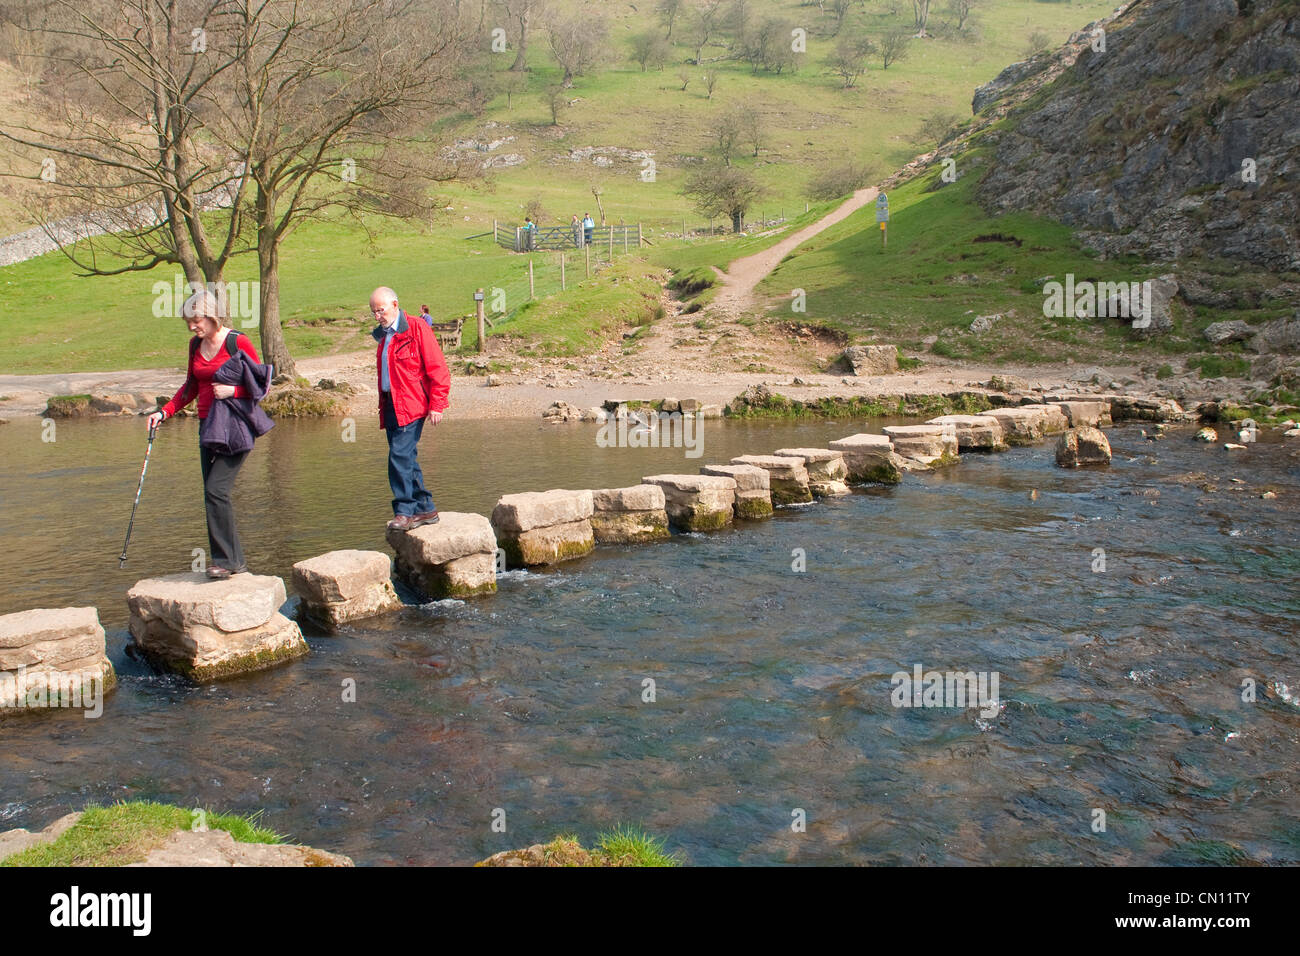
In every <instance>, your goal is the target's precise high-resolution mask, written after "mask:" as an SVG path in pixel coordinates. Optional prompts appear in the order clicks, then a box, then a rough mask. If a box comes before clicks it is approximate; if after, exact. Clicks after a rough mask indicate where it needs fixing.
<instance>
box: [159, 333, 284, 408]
mask: <svg viewBox="0 0 1300 956" xmlns="http://www.w3.org/2000/svg"><path fill="white" fill-rule="evenodd" d="M235 347H236V348H238V349H239V350H240V351H241V352H245V353H247V355H248V357H249V358H251V359H252V360H253V361H254V362H257V363H258V364H259V365H260V364H261V362H262V360H261V359H260V358H258V357H257V350H256V349H254V348H253V343H252V342H250V341H249V339H248V336H247V335H245V334H244V333H243V332H240V333H239V334H238V337H237V338H236V339H235ZM230 358H231V355H230V353H229V352H227V351H226V343H225V341H224V340H222V343H221V351H219V352H218V353H217V354H216V356H215V357H214V358H213V359H212V360H211V361H209V360H208V359H205V358H204V357H203V349H202V347H199V348H196V349H195V350H194V357H193V358H192V359H190V367H189V374H188V375H187V376H186V378H185V384H184V385H182V386H181V387H180V388H179V389H178V390H177V392H176V394H175V395H173V396H172V400H171V401H170V402H168V403H167V404H166V405H164V406H163V407H162V411H163V414H164V415H166V416H167V417H168V418H171V417H172V416H173V415H175V414H176V413H177V412H178V411H180V410H181V409H182V408H184V407H185V406H186V405H188V404H189V403H190V402H192V401H194V399H195V398H196V397H197V398H198V400H199V418H207V417H208V409H209V408H211V407H212V402H213V395H212V376H213V375H215V374H217V369H219V368H221V366H223V365H225V364H226V362H228V361H230ZM234 397H235V398H247V397H248V395H247V393H246V392H245V391H244V388H243V386H242V385H236V386H235V394H234Z"/></svg>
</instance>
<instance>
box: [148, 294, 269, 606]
mask: <svg viewBox="0 0 1300 956" xmlns="http://www.w3.org/2000/svg"><path fill="white" fill-rule="evenodd" d="M220 315H221V312H220V304H219V303H218V301H217V297H216V296H215V295H213V294H212V293H211V292H209V291H207V290H206V289H205V290H201V291H199V292H196V293H194V294H193V295H192V296H190V297H189V298H188V299H186V300H185V305H183V306H182V307H181V317H182V318H183V319H184V320H185V324H186V325H187V326H188V327H189V330H190V332H191V333H193V335H194V338H192V339H190V359H189V364H188V365H187V366H186V376H185V384H184V385H182V386H181V387H180V388H179V389H178V390H177V392H176V394H175V395H173V396H172V400H171V401H170V402H168V403H167V404H166V405H164V406H163V407H162V409H160V410H159V411H156V412H154V413H153V414H152V415H150V416H149V420H148V425H149V427H150V428H153V427H155V426H157V425H160V424H162V423H163V422H165V421H166V420H167V419H169V418H171V417H172V416H173V415H175V414H176V413H177V412H178V411H180V410H181V409H182V408H184V407H185V406H186V405H188V404H189V403H190V402H192V401H194V399H196V398H197V399H198V400H199V409H198V411H199V419H200V420H203V419H206V418H207V417H208V414H209V413H210V412H211V411H212V406H213V404H214V403H215V402H219V401H224V400H226V399H231V398H247V397H249V396H248V393H247V392H246V391H245V389H244V388H243V387H242V386H237V385H222V384H220V383H214V382H213V380H212V379H213V376H214V375H215V374H216V373H217V369H219V368H221V366H223V365H225V364H226V362H228V361H230V359H231V358H233V357H234V355H235V353H236V351H239V352H243V353H244V354H245V355H247V356H248V357H249V358H251V359H252V360H253V362H255V363H257V364H261V359H259V358H258V357H257V350H256V349H254V348H253V343H252V342H250V341H249V339H248V336H247V335H244V333H242V332H236V331H235V330H234V329H228V328H226V327H225V325H224V324H223V323H222V321H221V318H220ZM247 457H248V452H247V451H243V452H239V453H238V454H233V455H225V454H221V453H220V452H217V451H214V450H213V449H211V448H206V447H204V446H203V445H200V446H199V467H200V469H201V470H202V472H203V504H204V509H205V511H206V514H207V521H208V570H207V575H208V577H209V578H212V579H214V580H224V579H226V578H229V577H230V576H231V575H232V574H243V573H244V572H246V571H247V570H248V565H247V564H246V563H245V561H244V549H243V548H242V547H240V544H239V534H238V532H237V531H236V530H235V509H234V505H233V504H232V503H231V500H230V492H231V489H232V488H233V487H234V485H235V476H236V475H238V474H239V469H240V467H241V466H242V465H243V464H244V459H245V458H247Z"/></svg>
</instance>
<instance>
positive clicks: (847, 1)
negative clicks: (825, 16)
mask: <svg viewBox="0 0 1300 956" xmlns="http://www.w3.org/2000/svg"><path fill="white" fill-rule="evenodd" d="M852 6H853V0H831V14H832V15H833V16H834V17H835V29H834V30H832V31H831V36H833V37H837V36H839V35H840V30H842V29H843V28H844V18H845V17H847V16H848V15H849V9H850V8H851V7H852Z"/></svg>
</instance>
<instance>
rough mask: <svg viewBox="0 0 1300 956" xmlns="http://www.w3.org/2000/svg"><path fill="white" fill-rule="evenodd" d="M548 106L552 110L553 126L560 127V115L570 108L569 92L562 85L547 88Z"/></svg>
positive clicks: (557, 84)
mask: <svg viewBox="0 0 1300 956" xmlns="http://www.w3.org/2000/svg"><path fill="white" fill-rule="evenodd" d="M546 105H547V106H549V107H550V108H551V125H552V126H559V125H560V113H561V111H563V110H566V109H568V108H569V91H568V90H566V89H565V88H564V85H563V84H561V83H556V84H554V85H553V86H548V87H547V88H546Z"/></svg>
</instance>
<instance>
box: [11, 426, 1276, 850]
mask: <svg viewBox="0 0 1300 956" xmlns="http://www.w3.org/2000/svg"><path fill="white" fill-rule="evenodd" d="M368 424H369V423H367V422H364V421H363V422H362V423H361V424H360V427H359V429H358V434H357V441H356V442H355V443H345V442H343V441H341V440H340V434H341V432H340V429H339V427H338V424H337V423H319V422H317V423H291V422H290V423H281V424H280V425H278V426H277V428H276V429H275V430H274V431H273V432H272V433H271V434H270V435H269V436H268V437H267V439H266V440H264V441H263V442H261V443H259V445H258V448H257V449H256V451H255V452H254V453H253V455H252V456H251V457H250V459H249V463H248V465H247V466H246V467H245V470H244V473H243V474H242V475H241V477H240V480H239V484H238V487H237V507H238V510H239V515H240V527H241V532H242V534H243V536H244V547H245V551H246V552H247V553H248V555H249V559H250V563H253V564H254V569H255V570H258V571H263V572H267V573H275V574H281V575H285V576H286V577H287V574H288V570H289V567H290V565H291V564H292V563H293V562H294V561H297V560H301V559H302V558H305V557H309V556H311V555H314V554H319V553H321V552H323V551H326V550H330V549H332V548H346V547H359V548H370V549H381V550H382V549H384V543H383V535H382V531H383V523H384V521H385V520H386V519H387V517H388V516H389V514H390V509H389V506H388V498H389V492H388V488H387V482H386V479H385V471H384V451H385V445H384V441H383V435H382V433H381V432H380V431H379V430H378V429H377V428H374V429H372V428H370V427H368ZM708 424H710V425H712V426H713V427H712V428H711V429H708V430H706V432H705V437H704V441H705V445H704V451H705V454H704V456H703V457H702V458H700V459H690V460H688V459H685V458H684V457H683V456H682V451H681V449H637V450H632V449H602V448H598V447H597V446H596V445H595V441H594V432H595V429H594V428H593V427H591V426H566V427H564V428H555V427H550V426H548V427H546V428H544V429H543V428H539V427H538V426H536V425H535V424H533V423H531V422H489V423H466V422H456V421H454V420H449V421H447V422H445V423H444V424H443V425H440V426H439V427H438V428H437V429H436V430H435V431H434V432H431V433H428V434H429V435H430V436H431V437H433V438H434V439H435V440H434V441H430V440H429V439H428V438H426V440H425V442H424V443H423V446H424V447H423V458H424V468H425V474H426V475H427V476H428V478H429V482H430V487H431V488H432V490H433V492H434V495H435V499H436V501H437V504H438V507H439V508H440V509H442V510H448V511H478V512H482V513H487V512H489V511H490V509H491V507H492V505H493V503H494V502H495V501H496V499H497V498H498V497H499V496H500V495H502V494H505V493H509V492H513V491H523V490H534V489H544V488H550V487H605V486H610V485H622V484H631V483H635V482H636V481H637V480H638V479H639V477H640V476H641V475H646V474H653V473H657V472H663V471H688V472H693V471H695V470H696V469H697V468H698V466H699V465H700V464H703V463H705V462H709V461H725V460H727V459H728V458H730V457H731V456H733V455H735V454H740V453H745V452H754V453H762V452H769V451H771V450H772V449H775V448H778V447H782V446H785V445H815V444H822V443H823V442H825V441H826V440H827V439H830V438H835V437H840V436H842V435H845V434H849V433H852V432H855V431H860V430H863V429H862V426H861V424H860V423H839V424H817V425H803V426H791V425H738V424H735V423H727V424H726V425H723V424H721V423H708ZM876 424H878V423H873V426H874V425H876ZM1190 435H1191V431H1185V432H1184V431H1175V432H1174V433H1172V434H1171V437H1169V438H1167V439H1166V440H1165V441H1163V442H1160V443H1156V444H1151V443H1146V442H1143V441H1142V439H1141V437H1140V435H1139V434H1138V433H1137V431H1136V429H1127V428H1120V429H1116V430H1114V431H1112V432H1111V438H1112V442H1113V444H1114V447H1115V450H1116V458H1115V463H1114V465H1113V466H1112V468H1111V469H1109V470H1105V471H1081V472H1066V471H1062V470H1059V469H1056V468H1055V467H1053V466H1052V463H1051V446H1050V445H1041V446H1038V447H1036V448H1028V449H1017V450H1014V451H1011V452H1008V453H1006V454H1002V455H997V456H978V455H968V456H964V457H963V460H962V463H961V464H960V465H959V466H957V467H956V468H953V469H949V470H948V471H946V472H944V473H941V474H936V475H928V476H916V475H913V476H909V477H908V478H907V479H906V480H905V482H904V484H903V485H901V486H899V487H898V488H895V489H882V488H876V489H861V490H858V491H857V492H856V493H855V494H853V495H852V496H850V497H848V498H844V499H839V500H835V501H828V502H821V503H818V504H816V505H814V506H810V507H806V508H800V509H789V510H785V511H782V512H781V513H779V514H778V516H777V517H776V518H775V519H773V520H771V521H768V522H762V523H756V524H747V525H743V526H741V527H739V528H738V529H736V530H732V531H725V532H721V533H718V534H712V535H683V536H676V537H674V538H673V539H672V540H671V541H668V542H664V543H661V544H658V545H653V546H643V547H611V548H602V549H599V550H598V551H597V552H596V553H595V554H594V555H592V556H590V557H588V558H585V559H583V560H581V561H577V562H572V563H569V564H567V565H564V566H563V567H562V568H561V569H559V570H557V571H549V572H542V573H511V574H509V575H506V576H505V577H504V578H503V579H502V581H501V587H500V593H499V594H497V595H496V596H495V597H490V598H487V599H483V600H476V601H473V602H470V603H462V602H455V601H449V602H441V603H438V604H433V605H428V606H424V607H418V606H409V607H407V608H406V609H405V610H404V611H403V612H401V613H400V614H398V615H395V616H393V617H390V618H385V619H381V620H378V621H375V622H370V623H368V624H367V625H365V626H360V627H354V628H352V629H350V630H348V631H347V632H346V633H344V634H342V635H340V636H337V637H332V638H331V637H318V636H311V635H309V641H310V643H311V645H312V651H313V653H312V656H311V657H309V658H307V659H304V660H302V661H299V662H296V663H293V664H291V665H288V666H285V667H282V668H279V669H276V670H273V671H269V672H266V673H263V674H258V675H253V676H250V677H247V678H243V679H240V680H236V681H231V682H228V683H223V684H219V685H215V686H208V687H202V688H196V687H190V686H187V685H185V684H184V683H182V682H180V681H178V680H176V679H174V678H171V677H159V676H154V675H152V674H150V673H148V672H147V670H146V669H145V668H143V667H142V666H141V665H139V664H137V663H135V662H134V661H132V660H131V659H130V658H128V657H127V656H126V655H125V653H124V647H125V644H126V642H127V639H128V636H127V634H126V632H125V630H124V628H125V619H126V608H125V599H124V594H125V591H126V589H127V588H128V587H129V586H130V585H131V584H132V583H133V582H134V581H135V580H137V579H138V578H141V577H145V576H149V575H153V574H158V573H169V572H174V571H180V570H185V569H187V568H188V566H189V564H190V561H191V549H192V548H195V547H202V546H204V545H205V544H206V536H205V534H204V529H203V514H202V506H201V486H200V480H199V469H198V462H197V449H196V442H197V428H196V426H195V423H193V422H179V421H178V422H170V423H168V424H167V425H165V426H164V427H163V429H162V430H161V432H160V437H159V440H158V441H157V442H156V443H155V447H154V456H153V459H152V461H151V463H150V466H149V476H148V478H147V480H146V485H145V492H144V497H143V499H142V501H141V505H140V513H139V516H138V517H137V520H136V530H135V534H134V540H133V542H132V545H131V557H130V561H129V563H128V566H127V570H126V571H118V570H117V555H118V554H119V552H120V550H121V543H122V542H121V538H122V535H123V534H124V532H125V526H126V518H127V515H128V514H129V512H130V505H131V499H132V496H133V495H134V492H135V483H136V479H137V477H138V475H139V463H140V457H141V456H142V454H143V450H144V441H143V428H142V427H141V425H140V423H139V422H138V421H137V420H130V421H105V422H93V423H84V424H80V423H69V424H66V425H60V426H59V432H58V441H57V442H55V443H53V444H52V445H47V444H42V443H41V442H40V430H39V423H36V422H14V423H13V424H10V425H7V426H4V427H3V430H0V442H2V443H3V445H0V447H2V448H3V452H4V454H3V455H2V456H0V502H3V506H2V510H0V540H2V541H3V543H4V547H5V557H6V560H5V561H4V563H3V567H2V568H0V612H8V611H13V610H20V609H23V608H28V607H38V606H46V607H48V606H60V605H68V604H86V603H93V604H95V605H96V606H98V607H99V609H100V614H101V618H102V620H103V621H104V623H105V627H106V628H107V629H108V631H109V656H110V657H111V658H112V660H113V662H114V665H115V666H117V667H118V669H119V674H120V676H121V684H120V686H119V689H118V690H117V691H116V692H115V693H114V695H113V696H111V697H110V698H109V699H108V701H107V703H106V705H105V713H104V716H103V718H101V719H100V720H85V719H83V718H82V717H80V715H78V714H72V713H52V714H40V715H28V716H26V717H24V718H23V719H14V720H7V721H5V722H4V723H3V724H0V756H2V757H3V760H2V762H0V824H3V825H4V826H6V827H10V826H27V827H33V826H42V825H44V824H45V823H48V822H49V821H50V820H52V819H53V818H55V817H56V816H58V815H59V814H60V813H62V812H66V811H67V810H68V809H77V808H80V807H82V806H84V805H85V804H86V803H88V802H92V801H98V802H104V801H111V800H116V799H128V798H153V799H160V800H166V801H170V802H174V803H178V804H181V805H185V806H194V805H206V806H210V807H214V808H218V809H222V810H234V811H240V812H251V811H254V810H257V809H262V808H264V809H265V812H266V822H267V823H268V824H269V825H271V826H273V827H275V828H276V829H279V830H280V831H282V832H286V833H288V834H290V835H291V836H292V838H294V839H295V840H301V841H303V842H307V843H312V844H314V845H317V846H321V847H325V848H328V849H332V850H338V851H340V852H343V853H347V854H349V855H351V856H353V857H355V858H356V859H357V860H358V862H360V863H364V864H384V863H452V862H469V861H472V860H475V859H479V858H481V857H483V856H486V855H487V854H489V853H492V852H495V851H497V850H500V849H504V848H507V847H514V846H523V845H527V844H529V843H533V842H538V841H541V840H546V839H549V838H550V837H551V836H553V835H555V834H556V833H559V832H565V831H572V832H576V833H578V834H579V835H580V836H583V837H584V838H589V837H591V836H592V835H593V834H594V833H595V832H597V831H598V830H601V829H605V828H608V827H611V826H613V825H615V824H618V823H626V822H635V823H639V824H642V825H644V826H645V827H647V828H648V829H649V830H651V831H652V832H655V833H658V834H662V835H664V836H666V837H667V838H668V839H669V843H670V846H672V847H673V848H676V849H679V850H682V851H684V853H685V855H686V856H687V857H688V859H689V860H690V861H692V862H694V863H718V864H726V863H785V862H792V863H874V864H888V863H918V862H922V863H927V862H928V863H950V864H951V863H1017V864H1019V863H1035V864H1053V863H1108V864H1124V863H1236V862H1248V861H1260V862H1289V863H1295V862H1297V861H1300V820H1297V812H1296V800H1295V785H1296V784H1295V782H1296V778H1297V769H1300V761H1298V758H1297V747H1296V742H1297V735H1298V733H1300V710H1297V708H1296V707H1295V706H1293V705H1291V704H1288V703H1286V702H1284V701H1282V700H1280V699H1279V698H1278V697H1277V695H1276V694H1269V695H1266V694H1265V693H1264V690H1265V688H1266V687H1268V686H1270V685H1271V684H1272V683H1274V682H1279V683H1283V684H1288V685H1290V686H1291V687H1292V688H1294V687H1295V686H1297V684H1300V672H1297V670H1296V664H1295V661H1296V651H1297V629H1296V624H1295V620H1296V610H1297V606H1296V605H1297V602H1296V593H1295V587H1294V581H1295V578H1296V574H1297V571H1300V558H1297V552H1296V549H1295V541H1296V539H1297V526H1298V525H1300V522H1298V521H1297V516H1296V511H1295V505H1294V503H1295V501H1296V494H1297V492H1300V476H1298V475H1297V472H1296V460H1295V459H1294V458H1291V457H1289V456H1288V450H1287V448H1285V447H1283V446H1281V445H1276V444H1274V445H1259V446H1255V447H1252V448H1251V449H1250V451H1249V452H1248V453H1247V454H1246V455H1245V456H1243V457H1232V456H1231V455H1229V454H1228V453H1226V452H1224V451H1223V450H1222V449H1221V448H1220V447H1219V446H1209V447H1207V446H1204V445H1200V444H1198V443H1195V442H1193V441H1192V440H1191V438H1190ZM1290 447H1295V446H1290ZM1237 454H1239V455H1241V454H1242V453H1237ZM1247 462H1249V464H1247ZM1234 477H1236V478H1243V479H1245V482H1246V483H1245V484H1241V485H1239V484H1236V483H1234V482H1233V481H1232V479H1233V478H1234ZM1266 486H1267V487H1272V488H1275V489H1276V490H1277V492H1278V494H1277V497H1276V498H1274V499H1262V498H1260V497H1257V495H1258V494H1259V492H1260V491H1261V490H1262V489H1263V488H1264V487H1266ZM1031 489H1038V491H1039V497H1038V499H1037V500H1036V501H1031V500H1030V497H1029V492H1030V490H1031ZM1210 489H1214V490H1210ZM796 548H801V549H803V551H804V553H805V554H806V561H807V571H806V572H804V573H796V572H794V571H792V570H791V567H792V560H793V557H792V554H793V552H794V549H796ZM1097 548H1102V549H1104V551H1105V559H1106V565H1105V567H1106V569H1105V571H1101V572H1098V571H1094V570H1093V567H1094V566H1095V564H1096V555H1095V549H1097ZM916 663H920V664H922V665H923V666H924V667H925V668H926V669H927V670H930V669H932V670H975V671H996V672H998V673H999V675H1000V677H1001V688H1000V689H1001V696H1002V700H1003V702H1004V704H1005V706H1004V707H1003V709H1002V711H1001V713H1000V715H999V716H997V717H996V718H994V719H992V720H989V721H983V720H981V719H980V718H979V715H978V713H977V712H976V711H975V710H966V711H958V710H952V709H926V708H907V709H896V708H894V707H893V706H891V704H890V697H889V692H890V689H891V686H890V675H891V674H893V673H894V672H895V671H898V670H910V669H911V667H912V665H913V664H916ZM348 678H352V679H355V680H356V682H357V701H356V703H344V702H343V700H342V699H341V697H342V695H341V687H342V684H343V682H344V680H345V679H348ZM645 678H653V680H654V681H655V685H656V699H655V701H654V702H653V703H645V702H643V701H642V689H643V681H644V679H645ZM1246 678H1252V679H1254V680H1255V681H1256V682H1257V684H1258V686H1259V688H1260V694H1259V699H1258V701H1257V702H1255V703H1247V702H1244V701H1243V700H1242V690H1241V688H1242V682H1243V680H1244V679H1246ZM1234 733H1235V734H1237V735H1238V736H1233V737H1229V736H1228V735H1229V734H1234ZM498 807H499V808H503V809H504V810H505V811H506V818H507V826H508V830H507V833H505V834H499V833H493V832H492V831H491V829H490V823H491V819H492V811H493V809H494V808H498ZM795 808H802V809H803V810H804V811H805V812H806V814H807V820H808V827H807V832H806V833H794V832H792V831H791V828H790V822H791V813H792V810H794V809H795ZM1094 809H1103V810H1105V812H1106V821H1107V827H1106V831H1105V832H1104V833H1094V832H1093V830H1092V822H1093V819H1094V814H1093V811H1094Z"/></svg>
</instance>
